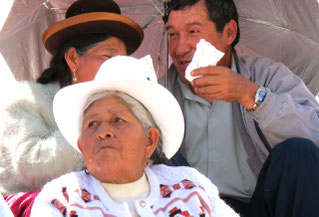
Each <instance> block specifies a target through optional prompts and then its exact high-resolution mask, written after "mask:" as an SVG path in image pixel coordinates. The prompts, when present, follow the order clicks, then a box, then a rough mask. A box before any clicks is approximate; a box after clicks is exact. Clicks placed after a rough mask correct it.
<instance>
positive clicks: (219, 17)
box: [163, 0, 240, 47]
mask: <svg viewBox="0 0 319 217" xmlns="http://www.w3.org/2000/svg"><path fill="white" fill-rule="evenodd" d="M199 1H200V0H170V1H168V3H167V4H166V5H165V9H166V11H165V15H164V17H163V19H164V22H165V23H166V22H167V20H168V16H169V14H170V12H171V11H178V10H183V9H185V8H187V7H191V6H193V5H195V4H196V3H198V2H199ZM204 2H205V5H206V8H207V11H208V18H209V19H210V21H212V22H213V23H214V24H215V25H216V30H217V32H222V31H223V30H224V27H225V25H226V24H227V23H229V21H230V20H235V21H236V23H237V26H238V13H237V9H236V5H235V3H234V2H233V0H204ZM239 37H240V31H239V26H238V28H237V36H236V38H235V40H234V41H233V43H232V47H235V45H236V44H237V43H238V41H239Z"/></svg>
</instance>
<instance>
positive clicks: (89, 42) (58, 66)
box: [37, 34, 111, 84]
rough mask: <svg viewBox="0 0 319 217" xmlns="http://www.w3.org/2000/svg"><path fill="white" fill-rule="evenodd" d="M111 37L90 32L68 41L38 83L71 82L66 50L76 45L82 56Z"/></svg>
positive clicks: (78, 52)
mask: <svg viewBox="0 0 319 217" xmlns="http://www.w3.org/2000/svg"><path fill="white" fill-rule="evenodd" d="M109 37H111V36H110V35H106V34H88V35H82V36H78V37H76V38H73V39H71V40H69V41H67V42H66V43H65V44H64V45H63V46H62V47H61V48H60V49H59V50H58V52H57V53H56V54H55V55H54V56H53V57H52V59H51V62H50V67H49V68H47V69H45V70H44V71H43V72H42V74H41V75H40V77H39V78H38V79H37V82H38V83H41V84H47V83H50V82H59V83H60V84H71V83H72V76H71V70H70V68H69V66H68V64H67V62H66V60H65V58H64V54H65V52H66V51H67V50H68V49H69V48H71V47H74V48H75V50H76V52H77V54H78V55H80V56H82V55H84V54H85V53H86V52H87V51H88V50H89V49H90V48H92V47H94V46H95V45H96V44H97V43H99V42H102V41H104V40H106V39H107V38H109Z"/></svg>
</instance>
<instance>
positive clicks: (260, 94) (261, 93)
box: [248, 86, 267, 112]
mask: <svg viewBox="0 0 319 217" xmlns="http://www.w3.org/2000/svg"><path fill="white" fill-rule="evenodd" d="M266 95H267V90H266V88H264V87H261V86H260V87H259V88H258V90H257V92H256V95H255V104H254V105H253V107H252V108H251V109H249V110H248V111H249V112H253V111H255V110H256V109H257V108H258V106H259V105H260V104H261V103H262V102H263V101H264V100H265V98H266Z"/></svg>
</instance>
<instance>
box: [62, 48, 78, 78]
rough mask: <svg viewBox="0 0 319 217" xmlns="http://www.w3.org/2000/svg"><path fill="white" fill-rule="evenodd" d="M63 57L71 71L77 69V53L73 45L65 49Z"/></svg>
mask: <svg viewBox="0 0 319 217" xmlns="http://www.w3.org/2000/svg"><path fill="white" fill-rule="evenodd" d="M64 59H65V61H66V62H67V64H68V66H69V68H70V71H71V72H73V71H77V67H78V65H79V55H78V53H77V52H76V50H75V48H74V47H70V48H69V49H67V51H66V52H65V53H64Z"/></svg>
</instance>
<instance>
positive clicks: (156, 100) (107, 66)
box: [53, 56, 184, 158]
mask: <svg viewBox="0 0 319 217" xmlns="http://www.w3.org/2000/svg"><path fill="white" fill-rule="evenodd" d="M103 90H116V91H122V92H124V93H127V94H128V95H130V96H132V97H134V98H135V99H136V100H138V101H139V102H140V103H142V104H143V105H144V106H145V107H146V108H147V110H148V111H149V112H150V114H151V115H152V117H153V119H154V121H155V122H156V124H157V125H158V126H159V128H160V130H161V132H162V136H163V152H164V153H165V155H166V157H167V158H171V157H172V156H173V155H174V154H175V153H176V152H177V150H178V149H179V147H180V145H181V143H182V141H183V136H184V118H183V113H182V111H181V108H180V106H179V104H178V102H177V101H176V99H175V97H174V96H173V95H172V94H171V93H170V92H169V91H168V90H167V89H166V88H164V87H163V86H162V85H160V84H158V82H157V77H156V74H155V71H154V68H153V64H152V59H151V57H150V56H146V57H144V58H142V59H135V58H133V57H128V56H117V57H113V58H111V59H109V60H107V61H106V62H104V63H103V64H102V65H101V67H100V69H99V70H98V72H97V74H96V76H95V78H94V80H93V81H88V82H83V83H78V84H73V85H69V86H67V87H64V88H62V89H61V90H59V91H58V92H57V94H56V95H55V98H54V101H53V113H54V118H55V121H56V124H57V126H58V128H59V130H60V131H61V133H62V134H63V136H64V137H65V138H66V140H67V141H68V142H69V143H70V144H71V145H72V146H73V147H74V148H75V149H76V150H78V151H79V149H78V146H77V140H78V138H79V137H80V134H81V129H82V122H83V119H82V117H83V112H84V106H85V105H86V103H87V99H88V98H89V97H90V96H92V95H93V94H95V93H98V92H101V91H103Z"/></svg>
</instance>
